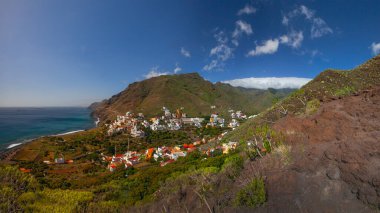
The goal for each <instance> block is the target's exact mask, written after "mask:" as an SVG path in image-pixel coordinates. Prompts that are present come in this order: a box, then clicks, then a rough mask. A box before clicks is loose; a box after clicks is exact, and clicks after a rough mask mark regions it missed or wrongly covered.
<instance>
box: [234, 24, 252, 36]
mask: <svg viewBox="0 0 380 213" xmlns="http://www.w3.org/2000/svg"><path fill="white" fill-rule="evenodd" d="M235 24H236V26H235V30H234V32H233V33H232V37H233V38H237V37H239V36H240V35H241V34H243V33H245V34H247V35H251V34H252V33H253V30H252V26H251V25H250V24H248V23H247V22H245V21H242V20H238V21H236V23H235Z"/></svg>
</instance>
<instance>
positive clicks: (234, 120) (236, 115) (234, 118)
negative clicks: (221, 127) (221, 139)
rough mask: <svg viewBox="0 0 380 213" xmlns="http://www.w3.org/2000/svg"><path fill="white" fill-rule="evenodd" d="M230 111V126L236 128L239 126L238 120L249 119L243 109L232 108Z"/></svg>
mask: <svg viewBox="0 0 380 213" xmlns="http://www.w3.org/2000/svg"><path fill="white" fill-rule="evenodd" d="M228 112H229V113H230V115H231V122H230V123H229V124H228V127H230V128H232V129H234V128H236V127H238V126H239V125H240V124H239V121H238V120H245V119H247V115H245V114H244V113H243V112H242V111H236V112H235V111H234V110H232V109H230V110H228Z"/></svg>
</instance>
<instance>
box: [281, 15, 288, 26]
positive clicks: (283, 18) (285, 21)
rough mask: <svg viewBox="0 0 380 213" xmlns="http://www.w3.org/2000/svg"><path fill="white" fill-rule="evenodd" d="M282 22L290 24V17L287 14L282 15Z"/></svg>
mask: <svg viewBox="0 0 380 213" xmlns="http://www.w3.org/2000/svg"><path fill="white" fill-rule="evenodd" d="M282 24H283V25H285V26H287V25H288V24H289V18H288V17H286V16H283V17H282Z"/></svg>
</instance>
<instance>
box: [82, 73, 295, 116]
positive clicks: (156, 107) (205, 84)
mask: <svg viewBox="0 0 380 213" xmlns="http://www.w3.org/2000/svg"><path fill="white" fill-rule="evenodd" d="M291 91H292V90H289V89H284V90H270V91H269V90H258V89H244V88H238V87H232V86H231V85H229V84H223V83H216V84H213V83H211V82H209V81H206V80H204V79H203V78H202V77H201V76H200V75H199V74H198V73H188V74H181V75H165V76H158V77H154V78H151V79H147V80H144V81H140V82H135V83H132V84H130V85H129V86H128V88H126V89H125V90H124V91H122V92H120V93H119V94H116V95H114V96H112V97H111V98H110V99H108V100H104V101H102V102H100V103H94V104H92V105H91V106H90V108H91V109H92V110H93V114H94V116H98V117H100V119H101V121H103V122H104V121H106V120H107V119H114V117H116V115H118V114H124V113H126V112H127V111H132V112H142V113H144V114H145V115H146V116H155V115H157V114H159V113H161V109H162V107H163V106H166V107H168V108H169V109H171V110H172V111H175V110H176V109H178V108H181V107H184V111H185V112H186V113H188V114H189V115H190V116H199V115H208V114H210V113H211V112H213V111H217V112H220V113H227V111H228V109H234V110H242V111H244V112H245V113H248V114H255V113H258V112H260V111H261V110H263V109H265V108H267V107H269V106H270V105H271V104H272V101H273V100H274V99H278V98H282V97H285V96H286V95H287V94H289V93H290V92H291ZM212 105H215V106H216V109H211V108H210V106H212Z"/></svg>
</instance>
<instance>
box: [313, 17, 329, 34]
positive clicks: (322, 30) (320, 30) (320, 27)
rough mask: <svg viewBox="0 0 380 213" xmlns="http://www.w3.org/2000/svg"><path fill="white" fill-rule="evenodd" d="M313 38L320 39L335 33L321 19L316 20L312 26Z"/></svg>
mask: <svg viewBox="0 0 380 213" xmlns="http://www.w3.org/2000/svg"><path fill="white" fill-rule="evenodd" d="M310 33H311V38H319V37H322V36H324V35H327V34H330V33H333V30H332V29H331V28H330V27H329V26H328V25H327V24H326V22H325V21H324V20H323V19H321V18H314V19H313V21H312V25H311V31H310Z"/></svg>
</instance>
